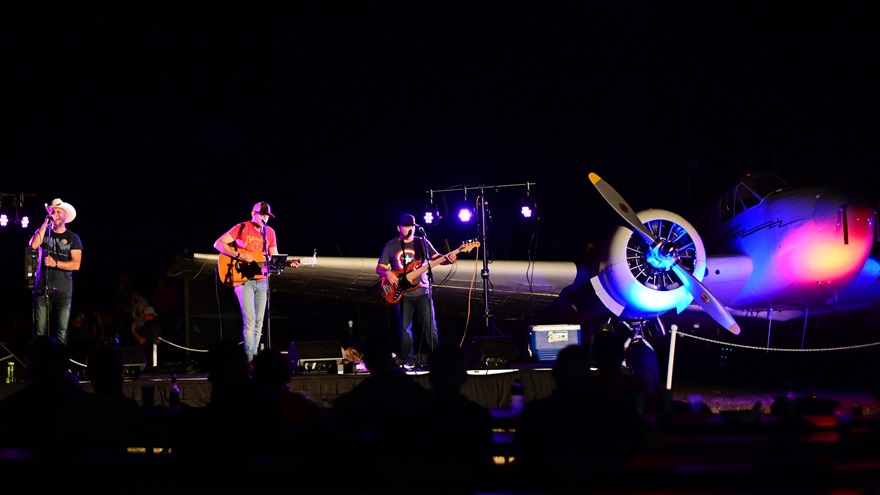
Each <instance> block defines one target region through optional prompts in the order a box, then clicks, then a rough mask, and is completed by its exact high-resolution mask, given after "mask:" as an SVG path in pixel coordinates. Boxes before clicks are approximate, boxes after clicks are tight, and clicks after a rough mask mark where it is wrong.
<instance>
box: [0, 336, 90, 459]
mask: <svg viewBox="0 0 880 495" xmlns="http://www.w3.org/2000/svg"><path fill="white" fill-rule="evenodd" d="M26 363H27V370H26V372H25V383H24V386H23V387H22V388H20V389H18V390H16V391H15V392H12V393H11V394H10V395H8V396H7V397H6V398H5V399H3V400H2V401H0V439H2V441H3V442H5V443H6V444H7V445H10V446H15V447H23V448H27V449H32V452H31V453H32V454H33V455H37V456H41V455H45V454H53V453H57V450H58V449H57V447H59V445H60V444H61V443H63V441H64V438H65V436H66V426H65V421H63V420H62V418H61V415H62V414H63V413H62V411H64V410H65V407H66V406H67V404H68V403H69V402H71V401H72V400H74V399H75V398H77V397H79V396H82V395H84V394H85V393H86V392H85V390H83V388H82V386H81V385H80V383H79V380H78V379H77V378H76V376H75V375H74V374H73V373H71V372H70V370H69V366H70V359H69V355H68V351H67V346H65V345H64V344H61V343H60V342H58V340H56V339H55V338H54V337H52V336H49V335H40V336H37V337H36V338H35V339H34V341H33V343H32V344H31V346H30V352H29V353H28V356H27V358H26Z"/></svg>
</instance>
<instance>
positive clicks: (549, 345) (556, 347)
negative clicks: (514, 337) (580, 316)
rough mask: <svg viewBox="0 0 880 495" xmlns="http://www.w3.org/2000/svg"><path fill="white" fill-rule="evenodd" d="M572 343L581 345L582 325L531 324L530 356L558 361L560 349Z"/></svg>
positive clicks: (539, 359)
mask: <svg viewBox="0 0 880 495" xmlns="http://www.w3.org/2000/svg"><path fill="white" fill-rule="evenodd" d="M570 344H577V345H581V326H580V325H531V326H529V349H528V351H529V357H534V358H536V359H537V360H538V361H556V355H557V354H559V351H560V350H561V349H562V348H563V347H566V346H568V345H570Z"/></svg>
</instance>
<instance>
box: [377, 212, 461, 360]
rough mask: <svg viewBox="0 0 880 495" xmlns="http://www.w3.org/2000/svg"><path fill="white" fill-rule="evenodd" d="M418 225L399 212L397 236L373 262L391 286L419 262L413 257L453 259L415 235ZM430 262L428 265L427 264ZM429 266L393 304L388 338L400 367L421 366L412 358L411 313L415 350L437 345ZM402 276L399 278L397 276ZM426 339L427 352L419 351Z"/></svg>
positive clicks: (432, 347)
mask: <svg viewBox="0 0 880 495" xmlns="http://www.w3.org/2000/svg"><path fill="white" fill-rule="evenodd" d="M417 229H421V227H420V226H419V224H417V223H416V218H415V217H414V216H412V215H410V214H408V213H404V214H403V215H401V216H400V219H399V221H398V222H397V237H395V238H393V239H391V240H389V241H388V242H386V243H385V246H384V247H383V248H382V254H381V255H380V256H379V263H378V264H377V265H376V274H377V275H379V276H380V277H383V278H385V279H386V280H387V281H388V283H389V284H390V285H391V286H392V287H398V285H399V284H400V283H406V281H405V277H406V274H407V273H409V272H411V271H413V270H414V269H417V268H418V267H419V266H414V265H421V263H413V261H416V260H427V259H432V260H436V259H439V258H444V259H443V261H442V262H441V263H440V264H441V265H449V264H452V263H455V258H456V254H455V253H449V254H446V255H443V254H440V253H439V252H438V251H437V250H436V249H435V248H434V246H433V245H432V244H431V243H430V242H429V241H428V240H427V239H426V238H425V236H424V232H425V231H424V230H419V231H420V232H421V233H422V236H420V237H417V236H416V235H415V232H416V230H417ZM434 264H436V263H434ZM429 266H430V265H429ZM430 273H431V272H430V270H426V271H423V272H422V273H421V275H420V276H419V278H418V279H417V282H420V283H419V285H418V287H415V288H411V289H408V290H407V291H406V292H404V293H403V297H401V298H400V300H399V302H398V303H397V304H395V306H394V308H395V310H396V312H397V332H396V334H395V335H394V338H393V339H392V343H393V344H394V349H395V350H396V354H397V355H396V357H395V360H394V361H395V364H396V365H397V366H399V367H401V368H403V369H404V370H411V369H414V368H416V367H417V366H418V367H423V365H424V363H422V362H416V354H417V353H416V352H415V351H414V350H413V333H412V328H413V317H414V316H415V318H416V319H417V320H418V323H419V327H420V329H421V336H422V338H421V339H419V352H418V354H430V352H431V351H433V350H434V349H435V348H436V347H437V346H438V345H440V339H439V338H438V334H437V321H436V319H435V318H434V299H433V296H432V295H431V284H430V282H431V278H430ZM402 279H404V281H403V282H401V280H402ZM425 340H429V341H430V342H429V343H428V349H427V351H428V352H424V353H423V352H421V351H422V342H424V341H425Z"/></svg>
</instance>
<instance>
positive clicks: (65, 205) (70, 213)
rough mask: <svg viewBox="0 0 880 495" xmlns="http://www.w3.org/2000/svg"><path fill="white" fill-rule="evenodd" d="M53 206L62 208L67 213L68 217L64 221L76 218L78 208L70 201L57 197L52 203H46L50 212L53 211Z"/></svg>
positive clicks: (68, 221)
mask: <svg viewBox="0 0 880 495" xmlns="http://www.w3.org/2000/svg"><path fill="white" fill-rule="evenodd" d="M53 208H60V209H62V210H64V212H65V213H67V218H66V219H65V220H64V223H70V222H72V221H73V219H74V218H76V208H74V207H73V205H71V204H70V203H65V202H64V201H61V198H55V199H53V200H52V204H50V205H46V211H47V212H49V213H50V214H51V213H52V209H53Z"/></svg>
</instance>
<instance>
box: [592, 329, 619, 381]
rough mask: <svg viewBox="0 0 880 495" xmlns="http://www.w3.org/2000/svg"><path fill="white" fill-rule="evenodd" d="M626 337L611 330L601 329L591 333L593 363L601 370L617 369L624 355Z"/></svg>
mask: <svg viewBox="0 0 880 495" xmlns="http://www.w3.org/2000/svg"><path fill="white" fill-rule="evenodd" d="M624 344H626V339H625V338H624V337H623V336H621V335H619V334H617V333H615V332H613V331H601V332H598V333H596V334H595V335H593V341H592V353H593V364H594V365H595V366H596V368H598V369H599V370H600V371H601V370H611V369H614V370H619V369H620V367H621V365H622V364H623V360H624V358H625V357H626V348H625V347H624Z"/></svg>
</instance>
